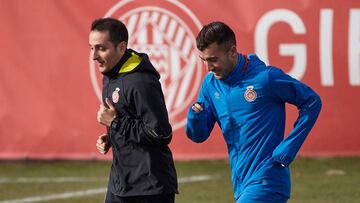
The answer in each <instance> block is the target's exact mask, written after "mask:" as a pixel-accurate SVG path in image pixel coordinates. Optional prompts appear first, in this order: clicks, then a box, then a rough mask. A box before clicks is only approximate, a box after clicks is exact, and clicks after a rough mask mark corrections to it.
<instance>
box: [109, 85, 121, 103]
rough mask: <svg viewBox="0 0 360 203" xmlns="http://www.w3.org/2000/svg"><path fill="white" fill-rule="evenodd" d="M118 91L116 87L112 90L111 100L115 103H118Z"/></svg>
mask: <svg viewBox="0 0 360 203" xmlns="http://www.w3.org/2000/svg"><path fill="white" fill-rule="evenodd" d="M119 91H120V88H118V87H117V88H116V89H115V90H114V91H113V93H112V95H111V97H112V101H113V102H114V103H115V104H116V103H118V101H119V98H120V95H119Z"/></svg>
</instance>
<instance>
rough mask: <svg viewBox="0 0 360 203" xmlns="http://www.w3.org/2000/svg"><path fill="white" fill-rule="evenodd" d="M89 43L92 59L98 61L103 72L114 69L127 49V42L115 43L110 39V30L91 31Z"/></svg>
mask: <svg viewBox="0 0 360 203" xmlns="http://www.w3.org/2000/svg"><path fill="white" fill-rule="evenodd" d="M89 45H90V49H91V55H92V59H93V60H94V61H96V62H97V64H98V67H99V71H100V72H101V73H102V74H104V73H106V72H109V71H110V70H111V69H113V68H114V67H115V65H116V64H117V63H118V62H119V61H120V59H121V57H122V56H123V55H124V53H125V50H126V42H121V43H119V44H117V45H114V44H113V43H112V42H111V41H110V40H109V31H97V30H94V31H91V32H90V34H89Z"/></svg>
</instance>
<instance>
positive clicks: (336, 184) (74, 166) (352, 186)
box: [0, 157, 360, 203]
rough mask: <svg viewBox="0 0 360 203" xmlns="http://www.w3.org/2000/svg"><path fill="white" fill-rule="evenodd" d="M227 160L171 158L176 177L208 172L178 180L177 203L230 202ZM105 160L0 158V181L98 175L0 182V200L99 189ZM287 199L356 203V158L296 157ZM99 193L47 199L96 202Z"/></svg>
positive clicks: (359, 176) (359, 168)
mask: <svg viewBox="0 0 360 203" xmlns="http://www.w3.org/2000/svg"><path fill="white" fill-rule="evenodd" d="M228 164H229V163H228V161H223V160H220V161H191V162H176V169H177V173H178V176H179V178H181V177H189V176H196V175H211V176H213V177H214V178H213V179H211V180H206V181H200V182H189V183H181V184H179V190H180V194H179V195H177V196H176V202H177V203H205V202H206V203H223V202H225V203H227V202H234V200H233V195H232V187H231V182H230V169H229V165H228ZM109 167H110V162H96V161H53V162H36V161H35V162H32V161H23V162H0V180H1V179H2V180H3V179H4V178H8V179H10V180H14V179H16V178H19V177H27V178H37V177H50V178H51V177H53V178H56V177H84V179H85V180H87V178H88V177H98V178H99V179H98V180H95V181H79V182H16V183H14V182H1V181H0V202H2V201H3V200H14V199H21V198H27V197H32V196H43V195H52V194H60V193H65V192H72V191H81V190H87V189H94V188H104V187H106V185H107V176H108V172H109ZM291 170H292V185H293V187H292V198H291V199H290V201H289V203H359V202H360V157H349V158H328V159H310V158H301V159H297V160H296V161H295V162H294V163H293V164H292V165H291ZM103 197H104V194H95V195H91V196H83V197H76V198H68V199H62V200H52V201H48V202H59V203H70V202H71V203H80V202H87V203H95V202H96V203H98V202H102V200H103Z"/></svg>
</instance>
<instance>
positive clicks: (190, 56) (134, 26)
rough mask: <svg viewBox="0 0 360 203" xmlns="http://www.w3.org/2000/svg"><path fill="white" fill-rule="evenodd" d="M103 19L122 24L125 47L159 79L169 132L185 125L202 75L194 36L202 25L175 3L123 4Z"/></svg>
mask: <svg viewBox="0 0 360 203" xmlns="http://www.w3.org/2000/svg"><path fill="white" fill-rule="evenodd" d="M104 17H112V18H116V19H119V20H121V21H122V22H124V24H125V25H126V27H127V28H128V32H129V41H128V47H129V48H132V49H134V50H135V51H138V52H144V53H146V54H148V55H149V58H150V61H151V63H152V64H153V65H154V67H155V68H156V69H157V71H158V72H159V73H160V75H161V79H160V82H161V86H162V90H163V92H164V97H165V102H166V107H167V110H168V112H169V120H170V123H171V124H172V127H173V130H176V129H179V128H181V127H183V126H185V124H186V113H187V110H188V108H189V106H190V105H191V103H192V102H193V101H194V99H195V98H196V95H197V92H198V90H199V87H200V83H201V79H202V76H203V75H204V74H205V73H206V69H205V68H204V65H203V63H202V62H201V61H200V59H199V57H198V54H197V51H196V42H195V36H196V35H197V33H198V32H199V31H200V29H201V27H202V25H201V23H200V22H199V20H198V19H197V18H196V16H195V15H194V14H193V13H192V12H191V10H189V9H188V8H187V7H186V6H185V5H183V4H182V3H181V2H179V1H177V0H166V1H148V0H123V1H119V2H117V3H116V4H115V5H114V6H113V7H111V8H110V9H109V11H108V12H107V13H106V14H105V16H104ZM96 66H97V65H96V64H95V63H94V61H93V60H92V59H91V55H90V76H91V81H92V84H93V87H94V89H95V92H96V95H97V97H98V98H99V100H101V87H100V85H99V84H101V81H102V79H101V74H99V73H98V71H97V67H96Z"/></svg>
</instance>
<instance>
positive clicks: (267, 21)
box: [255, 9, 306, 80]
mask: <svg viewBox="0 0 360 203" xmlns="http://www.w3.org/2000/svg"><path fill="white" fill-rule="evenodd" d="M278 22H285V23H287V24H289V25H290V26H291V29H292V30H293V32H294V33H295V34H305V33H306V29H305V26H304V23H303V22H302V20H301V18H300V17H299V16H298V15H297V14H296V13H294V12H293V11H290V10H287V9H275V10H272V11H269V12H267V13H266V14H265V15H264V16H263V17H261V18H260V20H259V22H258V23H257V25H256V27H255V52H256V54H257V55H259V57H260V58H261V59H262V60H264V62H265V63H266V64H268V63H269V60H268V48H267V42H268V34H269V30H270V28H271V26H272V25H273V24H275V23H278ZM279 49H280V54H281V55H283V56H294V65H293V67H292V69H291V71H290V72H289V73H288V74H289V75H291V76H292V77H294V78H297V79H299V80H300V79H301V78H302V77H303V75H304V73H305V70H306V46H305V45H304V44H299V43H298V44H295V43H294V44H280V45H279Z"/></svg>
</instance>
